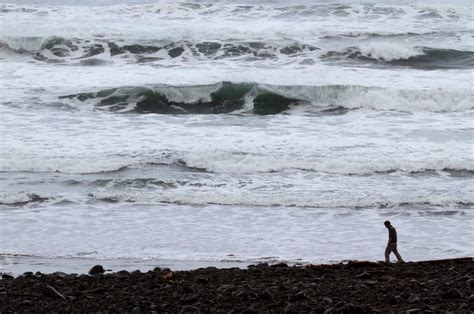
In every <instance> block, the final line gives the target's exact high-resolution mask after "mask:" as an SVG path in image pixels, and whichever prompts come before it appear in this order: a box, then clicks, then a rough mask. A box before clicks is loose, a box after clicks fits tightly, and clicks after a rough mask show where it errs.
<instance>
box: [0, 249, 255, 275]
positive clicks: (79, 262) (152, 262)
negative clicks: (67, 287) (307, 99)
mask: <svg viewBox="0 0 474 314" xmlns="http://www.w3.org/2000/svg"><path fill="white" fill-rule="evenodd" d="M97 264H100V265H102V266H104V268H105V269H107V270H111V271H113V272H117V271H121V270H127V271H135V270H139V271H142V272H146V271H149V270H152V269H154V268H155V267H160V268H169V269H172V270H174V271H184V270H195V269H198V268H205V267H217V268H219V269H226V268H232V267H238V268H242V269H243V268H246V267H247V266H249V265H251V264H255V263H252V262H250V261H249V262H246V261H231V260H229V261H182V260H168V259H146V260H144V259H132V258H130V259H128V258H127V259H125V258H124V259H120V258H115V259H113V258H105V259H94V258H81V257H72V258H65V257H59V258H57V257H37V256H29V255H5V254H4V255H2V254H0V274H2V273H6V274H10V275H13V276H15V275H21V274H23V273H25V272H41V273H43V274H52V273H54V272H63V273H68V274H87V272H88V271H89V269H90V268H91V267H92V266H94V265H97Z"/></svg>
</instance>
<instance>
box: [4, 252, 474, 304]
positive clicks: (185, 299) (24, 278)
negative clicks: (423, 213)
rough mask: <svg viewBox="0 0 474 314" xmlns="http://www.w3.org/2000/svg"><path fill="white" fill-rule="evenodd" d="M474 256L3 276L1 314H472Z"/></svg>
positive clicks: (29, 273) (473, 301) (30, 273)
mask: <svg viewBox="0 0 474 314" xmlns="http://www.w3.org/2000/svg"><path fill="white" fill-rule="evenodd" d="M473 290H474V263H473V258H471V257H469V258H459V259H447V260H435V261H424V262H409V263H404V264H385V263H374V262H358V261H350V262H347V263H340V264H334V265H309V266H305V267H289V266H288V265H286V264H275V265H267V264H257V265H251V266H249V267H248V268H247V269H240V268H229V269H218V268H215V267H207V268H200V269H196V270H190V271H172V270H170V269H164V268H155V269H154V270H151V271H148V272H140V271H133V272H129V271H118V272H115V273H101V272H100V268H99V271H98V272H96V273H95V274H93V275H77V274H65V273H60V272H57V273H53V274H48V275H46V274H41V273H35V274H34V273H32V272H27V273H25V274H23V275H20V276H17V277H13V276H10V275H8V274H2V280H0V313H25V312H30V313H31V312H48V313H55V312H68V313H70V312H73V313H91V312H108V313H125V312H126V313H129V312H133V313H165V312H166V313H211V312H212V313H215V312H218V313H261V312H267V313H268V312H271V313H273V312H275V313H309V312H313V313H390V312H393V313H399V312H408V313H439V312H446V311H451V312H456V313H472V312H471V311H472V310H473V309H474V292H473Z"/></svg>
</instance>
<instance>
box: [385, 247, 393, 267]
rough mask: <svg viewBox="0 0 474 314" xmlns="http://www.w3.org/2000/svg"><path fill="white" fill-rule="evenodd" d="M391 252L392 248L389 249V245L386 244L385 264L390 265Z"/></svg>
mask: <svg viewBox="0 0 474 314" xmlns="http://www.w3.org/2000/svg"><path fill="white" fill-rule="evenodd" d="M391 251H392V248H391V247H390V244H387V247H386V248H385V263H390V252H391Z"/></svg>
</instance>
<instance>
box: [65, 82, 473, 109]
mask: <svg viewBox="0 0 474 314" xmlns="http://www.w3.org/2000/svg"><path fill="white" fill-rule="evenodd" d="M472 93H473V92H472V90H469V89H457V90H456V89H450V90H442V89H441V90H439V89H437V90H393V89H383V88H376V87H364V86H348V85H325V86H297V85H293V86H278V85H268V84H257V83H232V82H221V83H217V84H211V85H195V86H170V85H155V86H138V87H118V88H111V89H106V90H100V91H96V92H88V93H78V94H71V95H65V96H60V97H59V98H60V100H62V101H73V102H76V103H77V105H81V104H85V103H89V104H92V105H93V106H94V108H96V109H98V110H108V111H113V112H132V113H160V114H223V113H253V114H258V115H269V114H279V113H283V112H286V111H288V110H289V109H291V108H293V107H296V106H306V108H309V109H315V110H316V111H317V112H319V113H323V114H328V113H332V114H334V113H344V112H346V111H347V110H352V109H360V108H366V109H373V110H396V111H408V112H411V111H433V112H437V111H463V110H469V109H472V108H473V105H472V102H471V100H472Z"/></svg>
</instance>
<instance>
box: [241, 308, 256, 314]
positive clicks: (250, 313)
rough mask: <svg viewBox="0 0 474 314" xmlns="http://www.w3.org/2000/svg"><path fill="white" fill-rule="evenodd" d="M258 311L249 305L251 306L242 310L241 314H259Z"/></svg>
mask: <svg viewBox="0 0 474 314" xmlns="http://www.w3.org/2000/svg"><path fill="white" fill-rule="evenodd" d="M257 313H258V312H257V311H255V309H254V308H252V307H249V308H246V309H245V310H243V311H242V312H240V314H257Z"/></svg>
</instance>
